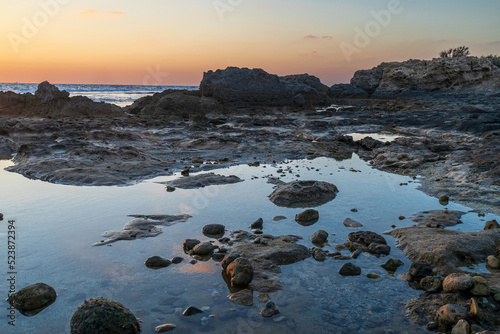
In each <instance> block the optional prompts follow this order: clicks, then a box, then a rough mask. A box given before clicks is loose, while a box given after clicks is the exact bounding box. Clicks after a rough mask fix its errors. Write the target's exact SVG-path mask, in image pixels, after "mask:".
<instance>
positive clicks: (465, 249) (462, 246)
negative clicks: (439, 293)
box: [388, 227, 500, 275]
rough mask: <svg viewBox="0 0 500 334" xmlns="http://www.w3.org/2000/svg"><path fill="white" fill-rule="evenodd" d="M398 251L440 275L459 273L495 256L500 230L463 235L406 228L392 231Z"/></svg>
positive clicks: (445, 231)
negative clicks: (458, 269) (399, 249)
mask: <svg viewBox="0 0 500 334" xmlns="http://www.w3.org/2000/svg"><path fill="white" fill-rule="evenodd" d="M388 234H389V235H391V236H393V237H395V238H396V239H397V242H398V248H401V249H402V250H403V252H404V253H405V255H406V256H407V257H408V258H409V259H410V260H411V261H413V262H423V263H429V264H430V265H431V266H432V268H433V269H434V273H435V274H438V275H447V274H449V273H452V272H456V271H457V268H458V267H466V266H470V265H473V264H477V263H480V262H485V261H486V258H487V257H488V256H489V255H491V254H494V253H495V250H496V247H497V245H498V243H499V242H500V230H498V229H496V230H488V231H479V232H460V231H453V230H446V229H437V228H427V227H405V228H398V229H394V230H391V231H390V232H388Z"/></svg>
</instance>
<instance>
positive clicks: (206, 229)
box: [202, 224, 226, 235]
mask: <svg viewBox="0 0 500 334" xmlns="http://www.w3.org/2000/svg"><path fill="white" fill-rule="evenodd" d="M225 229H226V227H225V226H224V225H221V224H208V225H205V226H203V229H202V232H203V234H205V235H224V232H225Z"/></svg>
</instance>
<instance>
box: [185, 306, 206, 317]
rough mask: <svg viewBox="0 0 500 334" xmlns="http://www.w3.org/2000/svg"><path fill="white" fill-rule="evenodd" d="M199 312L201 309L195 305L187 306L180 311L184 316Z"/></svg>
mask: <svg viewBox="0 0 500 334" xmlns="http://www.w3.org/2000/svg"><path fill="white" fill-rule="evenodd" d="M199 313H203V311H202V310H200V309H199V308H197V307H194V306H189V307H188V308H186V309H185V310H184V312H182V315H183V316H185V317H189V316H192V315H195V314H199Z"/></svg>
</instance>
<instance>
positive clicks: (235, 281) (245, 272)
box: [226, 257, 253, 288]
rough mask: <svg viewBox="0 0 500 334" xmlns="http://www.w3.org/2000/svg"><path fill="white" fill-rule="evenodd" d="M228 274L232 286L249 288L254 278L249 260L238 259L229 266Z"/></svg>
mask: <svg viewBox="0 0 500 334" xmlns="http://www.w3.org/2000/svg"><path fill="white" fill-rule="evenodd" d="M226 274H227V276H228V277H229V279H230V281H231V286H233V287H240V288H244V287H247V286H248V285H249V284H250V282H252V278H253V268H252V264H251V263H250V261H248V260H247V259H245V258H243V257H238V258H237V259H235V260H234V261H233V262H231V263H230V264H229V265H228V266H227V268H226Z"/></svg>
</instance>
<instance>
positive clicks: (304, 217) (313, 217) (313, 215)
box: [295, 209, 319, 222]
mask: <svg viewBox="0 0 500 334" xmlns="http://www.w3.org/2000/svg"><path fill="white" fill-rule="evenodd" d="M318 219H319V212H318V210H314V209H308V210H305V211H303V212H301V213H299V214H297V215H295V220H296V221H297V222H313V221H314V222H316V221H318Z"/></svg>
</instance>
